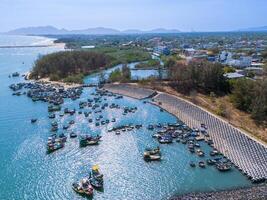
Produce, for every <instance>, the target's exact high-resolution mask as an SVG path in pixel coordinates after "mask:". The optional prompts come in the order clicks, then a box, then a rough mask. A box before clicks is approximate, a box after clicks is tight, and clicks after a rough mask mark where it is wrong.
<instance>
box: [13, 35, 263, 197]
mask: <svg viewBox="0 0 267 200" xmlns="http://www.w3.org/2000/svg"><path fill="white" fill-rule="evenodd" d="M103 37H104V36H101V37H100V40H102V39H103ZM136 37H137V36H136ZM146 37H148V36H146ZM149 37H150V39H149V40H147V38H139V37H137V38H136V40H135V41H133V40H131V41H127V42H126V43H125V36H123V37H121V38H120V37H119V38H120V39H118V38H117V40H119V41H120V40H121V42H119V44H116V45H114V44H113V43H114V41H113V40H111V41H109V40H107V39H106V38H105V40H104V44H103V43H102V42H98V44H95V43H93V44H91V43H90V42H88V41H87V39H82V41H81V42H80V43H79V45H78V46H75V48H72V49H71V51H69V50H70V46H69V45H70V43H66V50H65V53H66V54H68V58H70V57H72V56H73V55H75V53H80V52H81V55H82V56H85V55H86V57H87V58H88V57H90V56H91V52H92V51H93V52H94V51H95V50H97V51H100V52H101V51H102V49H105V48H113V49H116V51H117V50H118V49H119V51H123V52H125V51H129V50H130V51H132V50H133V49H136V48H137V49H139V51H142V52H144V53H143V54H147V55H148V57H144V58H142V59H143V60H142V59H141V60H140V61H139V60H138V59H139V58H140V57H138V56H137V58H134V60H132V61H138V62H135V64H134V65H133V67H128V66H127V65H129V64H119V65H118V66H115V67H114V66H113V68H111V70H110V69H108V68H106V69H105V70H104V72H105V74H102V72H101V71H94V72H93V73H88V74H87V75H86V76H81V77H82V78H83V79H86V77H87V76H89V78H88V79H87V82H86V81H83V82H82V83H80V82H73V80H76V79H73V77H70V76H69V77H67V78H65V79H63V81H62V80H60V79H59V78H58V77H60V76H61V75H60V74H57V76H55V74H53V76H50V77H49V75H48V76H47V75H43V74H38V73H39V71H38V70H40V69H41V67H43V66H47V65H43V66H42V65H41V64H40V63H42V62H40V63H38V62H37V63H36V66H35V69H33V71H31V72H30V73H28V74H27V75H25V74H23V75H22V77H24V78H25V79H26V82H21V83H16V84H15V83H14V84H11V85H10V86H9V88H10V89H11V90H12V91H13V95H14V96H23V95H25V96H27V97H29V98H30V99H32V101H33V102H45V103H47V110H48V113H47V117H48V120H49V123H50V130H49V137H48V139H47V142H46V149H47V154H48V155H53V154H55V152H60V151H64V150H65V151H66V147H65V146H68V143H72V142H73V141H75V140H78V143H79V145H77V146H78V148H81V150H82V149H84V148H92V149H93V148H96V146H101V145H102V143H105V140H107V139H106V138H107V137H108V135H110V134H112V135H113V136H112V137H114V136H115V137H122V135H125V134H126V135H127V134H133V133H139V132H140V133H141V132H142V133H143V134H144V132H145V133H146V134H148V135H149V136H150V139H149V140H150V141H152V143H153V144H154V145H151V142H149V143H150V145H146V146H145V147H144V148H143V149H142V153H141V154H142V159H143V160H144V163H151V162H155V161H156V162H160V161H161V162H162V161H164V160H165V157H166V152H165V151H166V149H165V147H166V146H167V145H174V143H175V145H177V148H181V145H182V146H185V147H186V149H187V150H188V153H187V156H186V157H188V158H189V160H188V162H187V164H186V165H187V166H188V167H189V169H188V170H195V168H199V169H202V170H204V169H207V168H211V167H214V168H215V169H217V170H218V173H225V174H227V173H229V171H232V172H233V171H234V172H235V173H241V174H242V176H245V177H246V178H247V179H248V180H249V181H250V182H251V183H254V184H259V186H260V187H257V188H261V187H262V183H264V182H265V181H266V178H267V171H266V163H267V157H266V155H267V148H266V143H265V142H264V141H263V140H261V139H259V138H257V137H255V136H254V135H253V134H252V133H249V132H247V131H246V130H244V129H239V128H238V127H235V126H234V125H232V124H231V123H229V121H227V120H226V119H225V118H224V116H223V115H216V114H215V113H212V112H211V111H209V110H207V109H206V108H205V107H204V108H203V107H201V106H199V105H196V104H195V103H194V102H192V101H190V100H188V99H186V98H185V97H184V96H177V95H174V94H170V93H168V92H166V91H164V90H162V89H157V88H155V87H151V85H149V84H151V83H149V84H148V85H143V86H142V85H140V83H139V82H141V83H142V82H145V81H147V80H149V81H151V80H153V81H154V84H155V85H157V84H158V83H157V81H158V82H160V83H161V84H162V83H164V84H165V85H166V84H167V83H168V82H169V81H170V80H169V79H170V77H169V75H166V74H165V76H162V77H160V71H161V70H163V71H165V73H166V72H167V74H168V69H167V65H168V63H170V62H172V61H170V60H173V62H174V64H175V63H182V65H185V66H187V65H188V66H190V64H191V65H192V63H193V65H194V64H197V63H204V65H207V66H208V64H207V63H210V65H211V67H216V66H217V65H216V64H219V66H220V67H221V66H223V67H224V68H223V70H224V71H223V77H224V78H225V81H229V80H237V79H241V80H242V79H249V80H252V81H256V80H261V79H264V77H265V75H266V74H265V73H266V72H265V69H264V67H265V63H266V55H267V54H266V47H267V43H266V40H264V39H257V38H256V39H251V40H248V39H247V40H244V39H242V37H241V36H239V37H238V38H239V39H236V37H237V36H234V37H235V40H234V41H235V42H233V41H232V39H230V38H231V37H230V38H227V39H222V40H220V39H221V36H219V37H218V38H217V40H218V41H216V42H215V41H212V42H211V41H209V39H208V38H209V37H210V36H207V37H208V38H206V39H203V38H205V36H203V38H201V39H199V38H198V37H197V38H195V39H194V40H192V39H191V38H190V37H189V39H188V41H182V42H181V41H180V40H178V39H177V36H168V37H167V38H165V37H166V36H165V35H163V36H161V35H160V36H157V37H154V36H153V35H152V36H149ZM264 37H265V36H264ZM64 40H65V39H64V38H59V39H58V41H56V42H60V43H62V42H64ZM198 40H199V41H198ZM192 41H194V42H192ZM111 44H112V45H111ZM72 45H73V44H72ZM103 45H104V47H103ZM110 45H111V46H112V47H110ZM99 46H100V47H99ZM81 49H82V51H81ZM65 53H61V54H60V55H59V56H65V55H64V54H65ZM83 54H84V55H83ZM87 54H88V55H87ZM120 54H122V53H121V52H120ZM55 55H56V54H55ZM126 55H127V54H126ZM137 55H138V54H137ZM82 56H81V57H80V59H81V60H82V59H83V57H82ZM94 56H96V57H100V54H99V55H98V52H96V53H95V54H94ZM101 56H102V55H101ZM124 56H125V55H124ZM121 57H123V56H121ZM121 57H120V58H121ZM150 57H151V58H150ZM147 58H149V59H148V61H147V60H146V59H147ZM39 59H40V60H42V59H46V56H44V57H43V56H41V57H40V58H39ZM105 59H106V58H105V57H101V59H100V60H105ZM135 59H137V60H135ZM205 63H206V64H205ZM38 64H40V66H38ZM52 65H53V64H52ZM65 67H66V66H65ZM102 68H103V69H104V68H105V67H104V64H103V67H102ZM35 70H36V71H35ZM52 70H53V69H52ZM138 70H139V71H141V72H145V71H146V70H154V71H156V72H158V73H157V75H156V76H155V75H153V74H151V75H150V74H148V75H147V77H145V78H142V79H140V78H138V77H137V79H132V77H131V74H132V73H134V72H136V71H138ZM40 72H43V71H42V70H40ZM69 73H71V72H69ZM20 76H21V74H19V73H18V72H14V73H12V74H10V75H9V78H10V79H16V78H18V77H20ZM32 77H35V78H32ZM32 79H37V80H32ZM64 80H67V81H64ZM78 80H79V79H78ZM142 84H143V83H142ZM88 92H89V93H88ZM84 93H85V94H86V95H84ZM129 97H130V98H133V99H135V101H139V102H140V103H141V104H143V105H149V106H152V107H156V108H158V111H157V112H158V113H167V114H171V115H173V116H175V117H176V119H177V121H176V122H173V121H169V122H158V123H151V122H149V121H145V122H142V123H140V122H139V123H135V122H134V121H133V122H128V123H121V122H120V121H123V120H126V119H127V118H129V119H132V117H133V116H137V115H138V116H141V115H142V108H141V107H140V106H130V105H127V101H128V100H127V98H129ZM70 100H71V102H72V103H71V104H70V103H68V104H65V103H66V102H69V101H70ZM110 112H111V113H114V112H115V113H117V115H116V116H115V115H111V116H107V113H110ZM39 120H40V119H38V118H37V117H33V118H32V119H29V122H30V123H31V124H32V125H33V126H38V123H39ZM118 122H120V123H118ZM263 123H264V122H263ZM81 126H85V127H88V129H82V130H83V131H81V130H80V129H79V128H77V127H80V128H81ZM89 130H90V131H89ZM92 130H95V131H92ZM96 130H98V131H96ZM103 131H104V133H103ZM265 137H266V135H263V139H264V138H265ZM147 142H148V141H147ZM155 142H156V144H157V145H155ZM178 146H179V147H178ZM68 150H70V149H68ZM55 155H56V154H55ZM196 158H197V159H196ZM105 179H106V175H105V173H103V174H102V172H101V166H99V165H98V164H97V163H94V164H92V165H91V169H90V171H89V172H88V173H87V175H84V176H83V177H82V178H81V179H80V180H76V181H75V182H73V184H72V185H71V186H70V187H72V189H73V190H74V191H75V192H76V193H78V194H80V195H82V196H89V197H92V196H93V194H95V193H98V192H103V191H104V189H105V183H106V181H104V180H105ZM261 189H262V188H261ZM255 190H256V189H255ZM261 194H262V193H259V195H261ZM190 195H192V194H190Z"/></svg>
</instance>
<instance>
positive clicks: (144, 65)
mask: <svg viewBox="0 0 267 200" xmlns="http://www.w3.org/2000/svg"><path fill="white" fill-rule="evenodd" d="M159 66H160V61H159V60H155V59H150V60H148V61H146V62H141V63H139V64H137V65H135V68H138V69H152V68H153V69H154V68H158V67H159Z"/></svg>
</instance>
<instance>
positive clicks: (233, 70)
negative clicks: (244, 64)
mask: <svg viewBox="0 0 267 200" xmlns="http://www.w3.org/2000/svg"><path fill="white" fill-rule="evenodd" d="M223 71H224V73H233V72H235V69H234V68H233V67H229V66H225V67H224V68H223Z"/></svg>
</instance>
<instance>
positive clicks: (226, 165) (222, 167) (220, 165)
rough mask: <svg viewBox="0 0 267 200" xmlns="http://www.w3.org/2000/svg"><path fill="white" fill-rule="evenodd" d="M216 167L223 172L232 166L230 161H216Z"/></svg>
mask: <svg viewBox="0 0 267 200" xmlns="http://www.w3.org/2000/svg"><path fill="white" fill-rule="evenodd" d="M216 168H217V169H218V170H219V171H221V172H225V171H229V170H230V169H231V168H232V165H231V163H223V162H218V163H217V164H216Z"/></svg>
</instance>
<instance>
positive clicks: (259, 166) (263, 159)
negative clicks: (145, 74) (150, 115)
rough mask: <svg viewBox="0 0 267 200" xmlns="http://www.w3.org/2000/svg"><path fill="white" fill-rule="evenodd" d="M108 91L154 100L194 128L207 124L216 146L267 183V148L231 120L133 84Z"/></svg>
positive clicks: (250, 174)
mask: <svg viewBox="0 0 267 200" xmlns="http://www.w3.org/2000/svg"><path fill="white" fill-rule="evenodd" d="M104 88H105V89H106V90H109V91H111V92H114V93H118V94H121V95H125V96H129V97H133V98H136V99H143V98H146V97H152V99H153V101H152V103H153V104H155V105H157V106H159V107H161V108H162V109H164V110H166V111H168V112H169V113H171V114H173V115H175V116H176V117H178V118H179V119H180V120H182V121H183V122H184V123H186V124H187V125H188V126H189V127H190V128H197V127H199V126H200V124H202V123H204V124H205V125H206V126H207V127H208V133H209V135H210V137H211V139H212V140H213V142H214V147H215V148H216V149H218V150H219V151H220V152H222V153H223V154H224V156H226V157H227V158H228V159H229V160H230V161H231V162H232V163H234V164H235V166H236V167H237V168H238V169H239V170H240V171H242V172H243V174H244V175H246V176H247V177H248V178H250V179H251V180H252V181H253V182H260V181H265V180H267V146H266V145H265V144H264V143H261V142H260V141H257V140H256V139H254V138H253V137H251V136H250V135H248V134H247V133H245V132H243V131H242V130H240V129H237V128H235V127H234V126H232V125H231V124H229V123H228V122H227V121H224V120H223V119H221V118H219V117H217V116H215V115H213V114H212V113H209V112H208V111H206V110H204V109H202V108H200V107H198V106H196V105H194V104H192V103H191V102H189V101H186V100H184V99H182V98H179V97H177V96H173V95H170V94H166V93H161V92H156V91H154V90H151V89H145V88H140V87H138V86H133V85H129V84H116V85H114V84H109V85H105V86H104Z"/></svg>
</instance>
